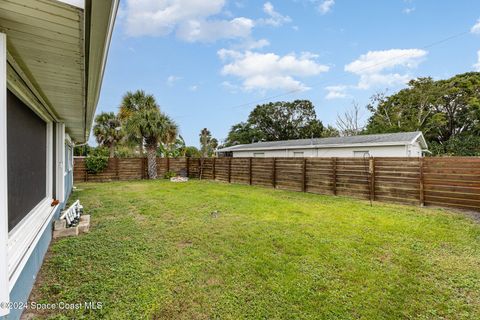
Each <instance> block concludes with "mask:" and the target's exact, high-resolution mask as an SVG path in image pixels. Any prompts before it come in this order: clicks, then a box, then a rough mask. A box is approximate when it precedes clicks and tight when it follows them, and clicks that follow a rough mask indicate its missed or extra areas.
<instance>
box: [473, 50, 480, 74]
mask: <svg viewBox="0 0 480 320" xmlns="http://www.w3.org/2000/svg"><path fill="white" fill-rule="evenodd" d="M473 68H474V69H475V71H478V72H480V50H478V51H477V63H475V64H474V65H473Z"/></svg>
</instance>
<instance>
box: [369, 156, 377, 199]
mask: <svg viewBox="0 0 480 320" xmlns="http://www.w3.org/2000/svg"><path fill="white" fill-rule="evenodd" d="M368 167H369V170H368V173H369V174H370V186H369V187H370V200H371V201H374V200H375V158H370V159H369V163H368Z"/></svg>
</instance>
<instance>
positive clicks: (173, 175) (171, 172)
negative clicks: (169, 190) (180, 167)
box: [164, 171, 177, 179]
mask: <svg viewBox="0 0 480 320" xmlns="http://www.w3.org/2000/svg"><path fill="white" fill-rule="evenodd" d="M176 176H177V174H176V173H175V172H173V171H167V172H165V175H164V177H165V179H170V178H173V177H176Z"/></svg>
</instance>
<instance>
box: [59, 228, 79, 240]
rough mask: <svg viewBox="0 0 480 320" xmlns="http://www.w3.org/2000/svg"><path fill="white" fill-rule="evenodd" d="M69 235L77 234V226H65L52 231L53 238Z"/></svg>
mask: <svg viewBox="0 0 480 320" xmlns="http://www.w3.org/2000/svg"><path fill="white" fill-rule="evenodd" d="M71 236H78V227H71V228H65V229H60V230H54V231H53V238H54V239H58V238H63V237H71Z"/></svg>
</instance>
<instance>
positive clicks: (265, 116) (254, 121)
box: [224, 100, 324, 146]
mask: <svg viewBox="0 0 480 320" xmlns="http://www.w3.org/2000/svg"><path fill="white" fill-rule="evenodd" d="M323 129H324V127H323V124H322V122H321V121H320V120H318V119H317V115H316V112H315V107H314V106H313V104H312V103H311V102H310V101H308V100H295V101H292V102H285V101H278V102H270V103H267V104H262V105H258V106H256V107H255V109H253V111H252V112H251V113H250V115H249V117H248V120H247V122H240V123H238V124H235V125H233V126H232V128H231V129H230V132H229V134H228V137H227V139H226V141H225V144H224V146H231V145H236V144H247V143H252V142H257V141H278V140H290V139H306V138H318V137H321V136H322V132H323Z"/></svg>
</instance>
